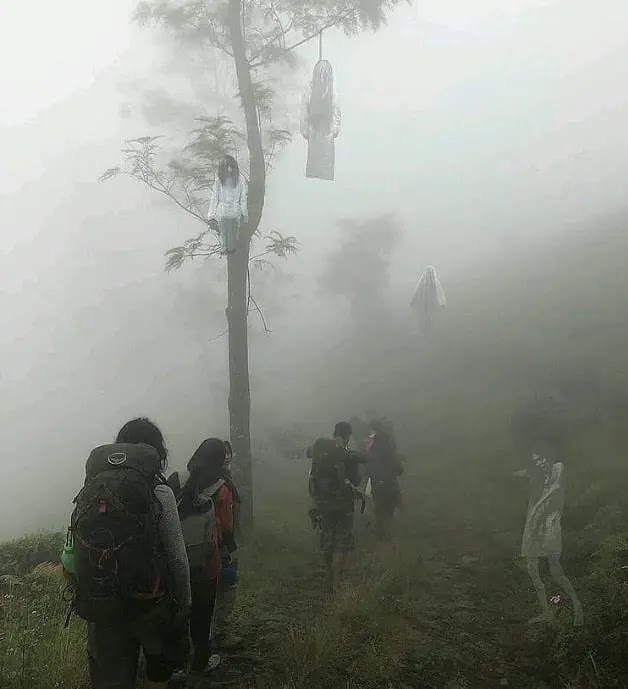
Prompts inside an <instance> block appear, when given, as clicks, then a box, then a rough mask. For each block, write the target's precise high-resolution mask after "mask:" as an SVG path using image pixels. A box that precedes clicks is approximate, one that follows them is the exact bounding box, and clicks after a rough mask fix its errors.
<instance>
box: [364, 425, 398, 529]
mask: <svg viewBox="0 0 628 689" xmlns="http://www.w3.org/2000/svg"><path fill="white" fill-rule="evenodd" d="M370 425H371V434H370V436H369V443H368V447H367V452H366V458H367V459H366V471H367V475H368V477H369V478H370V480H371V488H372V491H373V503H374V507H375V529H376V532H377V534H378V535H379V536H380V538H384V537H385V536H386V535H387V533H388V530H389V526H390V522H391V520H392V519H393V516H394V514H395V510H396V509H398V508H399V507H400V506H401V490H400V488H399V476H401V474H402V473H403V469H402V467H401V463H400V461H399V457H398V454H397V447H396V443H395V440H394V437H392V436H391V434H390V432H389V431H388V430H387V428H386V426H385V425H384V424H383V423H382V422H381V421H379V420H376V419H375V420H373V421H371V424H370Z"/></svg>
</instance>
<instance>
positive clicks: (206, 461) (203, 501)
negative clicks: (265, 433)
mask: <svg viewBox="0 0 628 689" xmlns="http://www.w3.org/2000/svg"><path fill="white" fill-rule="evenodd" d="M226 460H227V447H226V446H225V443H224V442H223V441H222V440H219V439H218V438H208V439H207V440H204V441H203V442H202V443H201V444H200V445H199V447H198V448H197V450H196V451H195V452H194V454H193V455H192V458H191V459H190V461H189V462H188V465H187V473H181V474H179V473H176V474H173V475H172V476H171V477H170V478H169V480H168V483H169V485H170V486H171V487H172V489H173V490H174V491H175V495H177V502H178V507H179V517H180V519H181V521H182V523H185V520H186V518H188V517H190V516H191V515H193V514H195V513H197V512H198V511H199V509H202V506H203V505H207V504H209V503H210V500H211V505H212V507H213V533H212V534H211V538H212V539H213V545H214V548H213V550H212V552H213V555H212V557H211V561H210V562H208V563H207V565H206V566H205V567H203V571H200V572H199V571H195V572H192V574H191V588H192V606H191V610H190V640H191V644H192V651H193V652H192V662H191V670H192V672H204V671H209V670H212V669H214V668H215V667H216V666H217V665H218V664H219V663H220V657H219V656H217V655H216V654H212V653H211V629H212V620H213V616H214V610H215V606H216V592H217V588H218V581H219V578H220V574H221V569H222V558H221V550H223V549H225V550H226V551H227V552H229V553H234V552H235V551H236V550H237V546H236V543H235V536H234V518H233V513H234V497H233V492H232V489H231V488H230V487H229V482H228V481H227V480H226V478H225V465H226ZM184 535H185V528H184Z"/></svg>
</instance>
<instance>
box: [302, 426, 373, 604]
mask: <svg viewBox="0 0 628 689" xmlns="http://www.w3.org/2000/svg"><path fill="white" fill-rule="evenodd" d="M350 439H351V425H350V424H349V423H347V422H346V421H340V422H339V423H337V424H336V427H335V428H334V438H333V440H329V439H326V438H318V440H316V442H315V443H314V445H313V446H312V449H311V452H310V453H309V454H311V458H312V469H311V471H310V479H309V491H310V497H311V500H312V506H311V509H310V511H309V516H310V519H311V521H312V526H314V527H315V528H320V530H321V550H322V552H323V558H324V562H325V568H326V571H327V576H328V582H329V586H330V589H331V590H332V591H334V590H336V589H337V587H338V585H339V584H340V582H341V581H342V579H343V577H344V574H345V572H346V569H347V566H348V563H349V557H350V555H351V552H352V551H353V549H354V546H355V540H354V534H353V522H354V519H353V518H354V512H355V508H354V502H355V500H356V499H357V498H359V499H361V500H362V506H363V509H364V496H363V495H362V493H360V491H359V490H358V486H359V485H360V470H359V465H360V461H361V460H360V458H359V456H358V455H357V454H356V453H353V452H351V451H350V450H349V447H348V446H349V441H350Z"/></svg>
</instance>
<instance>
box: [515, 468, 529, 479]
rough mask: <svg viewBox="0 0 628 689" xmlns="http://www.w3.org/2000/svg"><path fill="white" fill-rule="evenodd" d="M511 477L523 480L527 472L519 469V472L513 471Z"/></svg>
mask: <svg viewBox="0 0 628 689" xmlns="http://www.w3.org/2000/svg"><path fill="white" fill-rule="evenodd" d="M512 475H513V476H514V477H516V478H525V477H526V476H527V475H528V472H527V471H526V470H525V469H519V471H513V473H512Z"/></svg>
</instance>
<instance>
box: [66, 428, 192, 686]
mask: <svg viewBox="0 0 628 689" xmlns="http://www.w3.org/2000/svg"><path fill="white" fill-rule="evenodd" d="M167 457H168V452H167V449H166V447H165V444H164V439H163V435H162V433H161V431H160V430H159V428H158V427H157V426H156V425H155V424H154V423H153V422H152V421H150V420H149V419H146V418H137V419H133V420H132V421H129V422H128V423H126V424H125V425H124V426H123V427H122V428H121V429H120V432H119V433H118V436H117V438H116V442H115V443H114V444H113V445H103V446H101V447H97V448H96V449H94V450H93V451H92V452H91V454H90V456H89V458H88V460H87V466H86V478H85V484H84V486H83V488H82V490H81V491H80V492H79V494H78V495H77V497H76V498H75V500H74V503H75V507H74V511H73V513H72V518H71V522H70V530H69V539H70V540H71V552H69V551H70V548H68V544H67V543H66V548H64V565H65V567H66V569H67V570H68V571H69V573H70V576H69V579H70V581H71V590H72V592H73V600H72V608H71V612H72V611H74V612H76V614H77V615H78V616H79V617H81V618H83V619H84V620H86V621H87V622H88V656H89V672H90V679H91V685H92V687H93V689H134V688H135V686H136V681H137V674H138V664H139V657H140V651H141V652H142V653H143V655H144V658H145V664H146V681H145V683H144V686H145V687H146V688H147V689H165V687H167V683H168V680H169V679H170V676H171V674H172V672H173V670H174V668H175V667H176V665H177V663H178V662H179V659H178V655H179V654H180V653H181V646H182V641H183V642H184V641H185V638H186V635H187V624H188V615H189V610H190V605H191V591H190V572H189V566H188V559H187V555H186V550H185V544H184V541H183V535H182V532H181V525H180V522H179V517H178V512H177V505H176V501H175V497H174V494H173V492H172V490H171V489H170V488H169V487H168V486H167V485H166V482H165V479H164V477H163V471H164V470H165V468H166V466H167Z"/></svg>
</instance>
